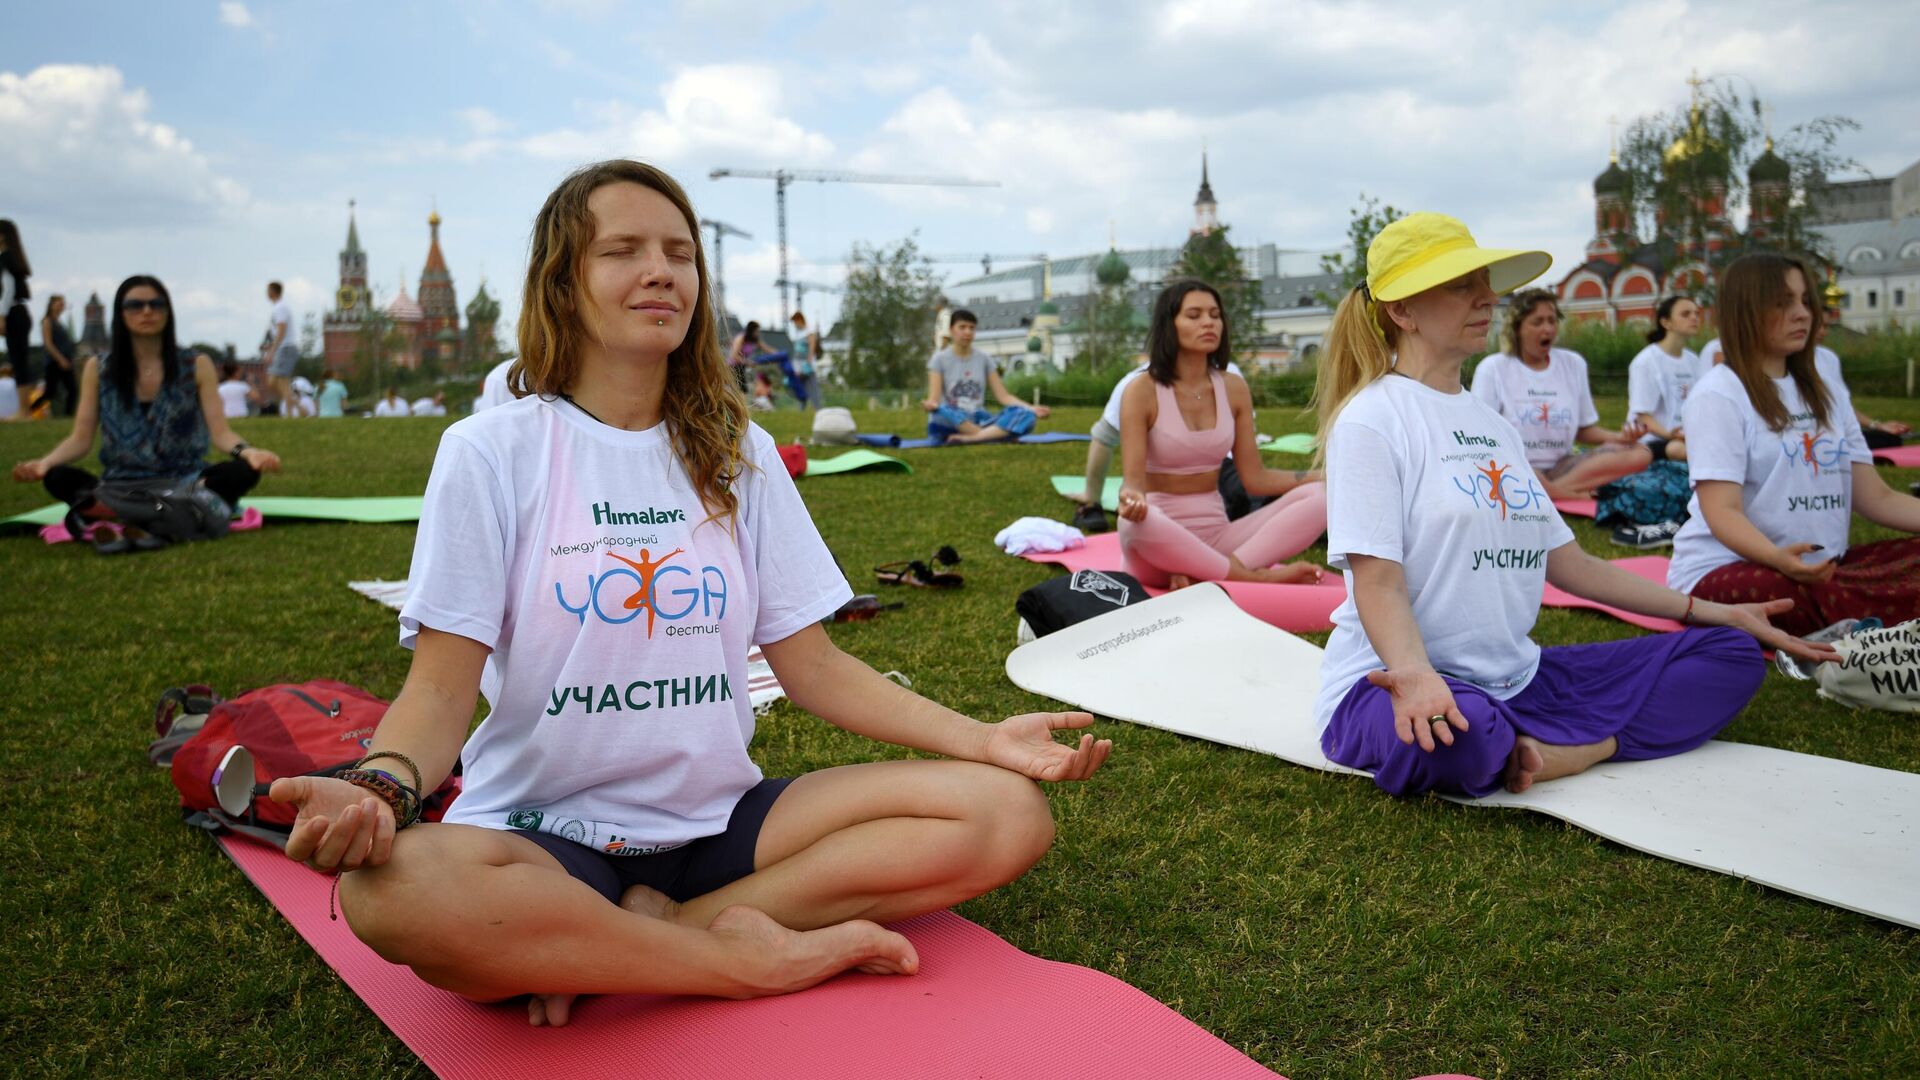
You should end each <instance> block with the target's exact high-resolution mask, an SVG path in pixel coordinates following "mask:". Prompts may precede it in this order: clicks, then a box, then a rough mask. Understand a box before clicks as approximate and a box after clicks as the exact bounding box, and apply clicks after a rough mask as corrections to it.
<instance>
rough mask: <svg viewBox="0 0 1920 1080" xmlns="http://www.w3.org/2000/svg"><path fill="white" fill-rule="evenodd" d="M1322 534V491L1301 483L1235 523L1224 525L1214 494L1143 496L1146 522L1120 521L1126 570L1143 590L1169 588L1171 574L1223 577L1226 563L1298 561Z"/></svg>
mask: <svg viewBox="0 0 1920 1080" xmlns="http://www.w3.org/2000/svg"><path fill="white" fill-rule="evenodd" d="M1326 531H1327V485H1325V484H1322V483H1318V482H1315V483H1311V484H1301V485H1300V486H1299V487H1296V488H1294V489H1293V490H1292V491H1289V492H1287V493H1286V494H1285V495H1282V496H1280V497H1279V498H1278V499H1275V500H1274V501H1273V502H1270V503H1268V504H1267V505H1265V506H1263V507H1261V508H1260V509H1258V510H1256V511H1254V512H1253V513H1251V514H1248V515H1247V516H1246V517H1243V518H1241V519H1240V520H1238V521H1228V520H1227V508H1226V505H1225V504H1224V503H1222V502H1221V501H1220V495H1219V493H1217V492H1212V491H1207V492H1200V493H1197V494H1193V495H1167V494H1163V493H1161V492H1157V491H1155V492H1149V493H1148V494H1147V516H1146V519H1145V520H1143V521H1128V520H1127V519H1125V518H1121V519H1120V552H1121V555H1122V557H1123V558H1124V560H1125V561H1124V563H1123V568H1124V569H1125V570H1126V571H1127V573H1129V574H1132V575H1133V576H1134V577H1136V578H1139V579H1140V583H1141V584H1143V585H1152V586H1154V587H1156V588H1158V587H1160V586H1163V585H1165V584H1167V576H1168V575H1169V574H1185V575H1186V576H1187V577H1190V578H1192V579H1194V580H1195V581H1220V580H1223V579H1224V578H1225V577H1226V576H1227V556H1228V555H1232V556H1233V557H1235V558H1237V559H1239V560H1240V562H1241V563H1242V564H1244V565H1246V566H1248V567H1251V568H1253V569H1256V570H1258V569H1264V568H1266V567H1269V566H1275V565H1278V564H1279V563H1280V562H1282V561H1284V560H1285V559H1286V558H1287V557H1288V556H1291V555H1298V554H1299V553H1300V552H1302V551H1305V550H1306V549H1307V548H1308V547H1310V546H1312V544H1313V542H1314V541H1315V540H1318V539H1319V538H1320V534H1321V533H1323V532H1326Z"/></svg>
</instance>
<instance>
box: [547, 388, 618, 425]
mask: <svg viewBox="0 0 1920 1080" xmlns="http://www.w3.org/2000/svg"><path fill="white" fill-rule="evenodd" d="M560 396H561V397H563V398H565V399H566V401H567V404H569V405H571V406H573V407H574V408H576V409H579V410H580V411H581V412H583V413H587V418H588V419H589V420H592V421H593V422H594V423H596V424H607V422H606V421H605V420H602V419H600V418H599V417H597V416H595V415H593V414H592V413H591V412H587V407H586V406H585V405H582V404H580V403H579V402H577V401H575V400H573V395H572V394H561V395H560ZM607 426H608V427H611V426H613V425H611V424H607Z"/></svg>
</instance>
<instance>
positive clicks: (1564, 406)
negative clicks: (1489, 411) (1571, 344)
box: [1473, 349, 1600, 469]
mask: <svg viewBox="0 0 1920 1080" xmlns="http://www.w3.org/2000/svg"><path fill="white" fill-rule="evenodd" d="M1473 396H1474V397H1477V398H1479V399H1480V400H1481V401H1484V402H1486V403H1487V404H1488V405H1491V406H1492V407H1493V410H1494V411H1495V412H1497V413H1499V414H1500V415H1501V416H1504V417H1506V418H1507V420H1508V421H1509V422H1511V423H1512V424H1513V426H1514V427H1515V428H1517V429H1519V431H1520V438H1521V440H1522V441H1523V442H1525V443H1526V446H1527V464H1529V465H1532V466H1533V467H1534V468H1536V469H1551V468H1553V467H1554V466H1555V465H1557V464H1559V462H1560V459H1561V458H1563V457H1566V456H1567V455H1568V454H1571V453H1573V451H1574V443H1575V440H1574V436H1575V435H1576V434H1578V433H1579V431H1580V429H1581V428H1583V427H1586V426H1587V425H1588V424H1597V423H1599V422H1600V413H1599V411H1598V410H1596V409H1595V408H1594V407H1593V393H1592V391H1591V390H1589V389H1588V388H1587V360H1586V357H1583V356H1581V355H1580V354H1579V353H1577V352H1574V351H1573V350H1571V349H1549V350H1547V369H1546V370H1545V371H1535V370H1533V369H1532V368H1530V367H1528V366H1527V365H1526V364H1525V363H1523V362H1522V361H1521V360H1520V358H1519V357H1516V356H1509V355H1507V354H1506V353H1494V354H1493V355H1492V356H1489V357H1487V358H1486V359H1484V360H1482V361H1480V366H1478V367H1476V368H1474V369H1473Z"/></svg>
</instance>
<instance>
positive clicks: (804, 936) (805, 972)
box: [708, 904, 920, 997]
mask: <svg viewBox="0 0 1920 1080" xmlns="http://www.w3.org/2000/svg"><path fill="white" fill-rule="evenodd" d="M708 929H709V930H711V931H712V932H713V933H716V934H720V935H724V936H727V937H733V938H738V939H740V940H742V941H743V942H744V943H746V944H747V945H748V946H749V948H748V952H749V955H751V956H752V957H753V958H754V960H755V961H756V967H757V970H756V971H753V972H751V973H744V976H743V979H742V987H741V990H740V996H741V997H769V996H772V995H775V994H790V993H793V992H794V991H795V990H805V989H806V988H807V987H809V986H813V985H814V984H816V983H822V982H825V981H826V980H828V979H831V978H833V977H834V976H835V975H838V974H840V973H841V972H844V971H849V970H856V969H857V970H859V971H864V972H867V973H868V974H871V975H912V974H913V973H914V972H916V971H919V970H920V956H919V954H918V953H916V952H915V951H914V949H913V944H912V943H911V942H909V941H908V940H907V939H906V938H904V937H901V936H900V935H899V934H896V933H894V932H893V931H891V930H887V929H884V928H883V927H881V926H880V925H879V924H877V923H871V922H868V921H867V920H865V919H853V920H850V921H848V922H843V923H837V924H835V925H833V926H827V927H822V928H821V929H819V930H808V931H804V932H801V931H794V930H789V929H787V928H786V927H784V926H781V925H780V924H779V923H777V922H774V921H773V919H772V918H770V917H769V916H768V915H767V914H766V913H765V912H763V911H760V910H759V909H758V908H750V907H744V906H742V905H739V904H735V905H734V906H732V907H730V908H727V909H726V910H724V911H722V912H721V913H720V914H718V915H716V916H714V919H713V924H712V925H711V926H709V927H708Z"/></svg>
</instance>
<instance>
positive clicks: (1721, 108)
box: [1613, 76, 1860, 303]
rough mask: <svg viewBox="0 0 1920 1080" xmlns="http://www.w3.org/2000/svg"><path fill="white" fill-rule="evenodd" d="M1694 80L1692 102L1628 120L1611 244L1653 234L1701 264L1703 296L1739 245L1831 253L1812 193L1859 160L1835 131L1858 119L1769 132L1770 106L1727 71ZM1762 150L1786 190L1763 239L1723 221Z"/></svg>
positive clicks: (1674, 255) (1745, 188)
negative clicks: (1778, 167)
mask: <svg viewBox="0 0 1920 1080" xmlns="http://www.w3.org/2000/svg"><path fill="white" fill-rule="evenodd" d="M1695 86H1696V92H1695V95H1694V98H1693V100H1692V101H1691V102H1690V103H1689V104H1687V105H1676V106H1674V107H1673V108H1671V109H1667V110H1664V111H1662V112H1657V113H1651V114H1647V115H1643V116H1640V117H1636V118H1635V119H1634V120H1633V122H1632V123H1631V124H1629V125H1628V127H1627V132H1626V137H1625V138H1624V139H1623V140H1622V143H1621V146H1620V151H1619V165H1620V172H1621V174H1622V176H1621V177H1620V179H1619V181H1618V184H1619V187H1618V193H1619V196H1620V199H1621V201H1622V203H1623V205H1624V206H1625V207H1626V209H1627V214H1626V216H1625V217H1624V218H1623V220H1622V224H1623V226H1625V228H1623V229H1622V231H1621V233H1619V234H1618V235H1616V236H1615V237H1613V240H1614V243H1615V245H1616V246H1617V247H1620V248H1622V249H1623V250H1630V249H1631V248H1632V247H1633V245H1634V242H1635V237H1638V238H1641V239H1646V238H1652V239H1654V240H1655V241H1656V242H1658V243H1660V244H1662V245H1663V246H1666V247H1668V248H1669V249H1670V255H1671V260H1672V262H1673V263H1675V264H1677V263H1679V262H1681V261H1691V260H1696V259H1697V260H1699V261H1700V262H1702V263H1704V264H1705V265H1706V266H1707V268H1708V271H1709V274H1708V277H1707V280H1705V281H1704V282H1701V283H1700V284H1699V288H1698V290H1697V291H1698V292H1699V293H1700V294H1701V295H1702V296H1703V298H1704V299H1706V300H1707V301H1708V302H1709V303H1710V302H1711V299H1712V292H1713V282H1714V279H1715V277H1716V276H1717V271H1718V270H1719V269H1720V267H1722V266H1724V265H1726V264H1727V263H1729V262H1731V261H1733V260H1734V259H1735V258H1738V257H1739V256H1740V255H1741V254H1743V253H1745V252H1746V251H1749V250H1757V249H1772V250H1785V251H1792V252H1797V253H1802V254H1808V255H1812V256H1814V257H1816V258H1818V259H1822V260H1830V259H1831V257H1832V253H1831V251H1830V250H1828V245H1827V243H1826V241H1825V240H1824V239H1823V238H1822V237H1821V236H1820V235H1819V234H1818V233H1816V232H1814V231H1813V230H1812V228H1811V226H1812V225H1813V223H1814V221H1815V219H1816V215H1817V213H1818V209H1819V208H1818V193H1819V189H1820V188H1821V187H1822V186H1824V184H1825V183H1826V177H1827V176H1829V175H1831V174H1834V173H1840V172H1845V171H1848V170H1850V169H1856V168H1858V167H1859V166H1858V163H1857V162H1855V161H1853V160H1852V159H1851V158H1847V157H1844V156H1842V155H1841V154H1840V153H1839V152H1838V150H1837V147H1838V144H1839V139H1840V136H1841V135H1843V134H1845V133H1846V132H1849V131H1854V130H1857V129H1858V128H1859V126H1860V125H1859V124H1857V123H1856V122H1854V121H1853V120H1852V119H1850V118H1848V117H1844V116H1821V117H1816V118H1814V119H1812V120H1808V121H1806V122H1805V123H1801V124H1796V125H1794V126H1793V127H1792V128H1790V129H1788V131H1787V132H1786V133H1785V134H1784V135H1782V136H1781V137H1780V138H1779V139H1778V140H1777V141H1776V140H1773V139H1771V138H1769V137H1768V136H1767V135H1766V128H1767V123H1766V114H1767V106H1766V105H1764V104H1763V103H1762V102H1761V100H1760V98H1759V96H1758V95H1757V94H1752V93H1749V94H1748V95H1747V96H1745V97H1742V96H1741V95H1740V93H1739V92H1738V91H1737V90H1736V89H1735V87H1734V85H1733V80H1732V79H1731V78H1729V77H1726V76H1720V77H1716V78H1714V79H1708V80H1705V81H1702V82H1698V83H1696V84H1695ZM1769 153H1772V154H1773V155H1775V156H1776V158H1777V159H1778V161H1779V162H1781V163H1783V164H1784V168H1785V171H1786V175H1787V190H1786V192H1785V196H1784V197H1783V198H1778V199H1774V200H1771V201H1770V202H1769V203H1768V205H1767V206H1766V207H1765V209H1767V210H1770V211H1771V217H1772V218H1773V220H1772V222H1771V223H1770V224H1769V226H1768V229H1767V233H1766V236H1765V238H1764V239H1759V240H1755V239H1754V238H1752V237H1751V236H1746V237H1743V236H1740V235H1738V234H1735V233H1734V232H1733V231H1732V229H1731V227H1730V225H1729V224H1728V221H1729V219H1730V216H1731V214H1732V213H1733V212H1734V211H1735V210H1737V209H1739V208H1741V207H1750V206H1751V205H1752V203H1753V193H1752V192H1751V191H1750V190H1749V186H1750V185H1749V183H1748V169H1749V168H1750V167H1751V166H1752V165H1753V163H1754V162H1755V160H1756V159H1759V158H1761V157H1763V156H1764V155H1766V154H1769ZM1715 202H1718V203H1719V205H1718V206H1715V205H1714V203H1715ZM1628 230H1631V233H1632V234H1633V235H1629V233H1628Z"/></svg>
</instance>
